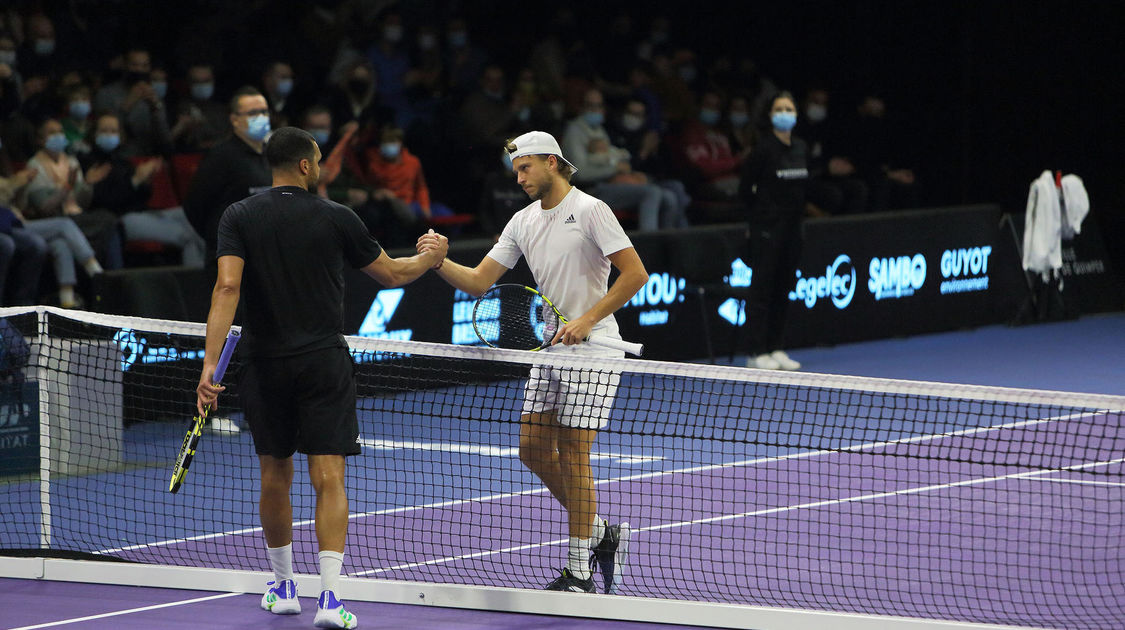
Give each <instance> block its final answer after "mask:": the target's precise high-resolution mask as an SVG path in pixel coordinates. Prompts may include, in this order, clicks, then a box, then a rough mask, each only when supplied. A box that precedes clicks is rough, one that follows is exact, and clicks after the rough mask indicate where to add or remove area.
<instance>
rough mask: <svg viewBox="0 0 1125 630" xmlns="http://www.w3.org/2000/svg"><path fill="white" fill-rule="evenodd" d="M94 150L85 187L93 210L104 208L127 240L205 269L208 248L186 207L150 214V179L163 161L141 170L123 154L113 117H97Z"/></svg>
mask: <svg viewBox="0 0 1125 630" xmlns="http://www.w3.org/2000/svg"><path fill="white" fill-rule="evenodd" d="M95 131H96V135H95V136H94V149H93V151H91V152H90V153H89V154H88V155H86V156H85V157H84V158H83V160H82V162H83V166H84V168H85V172H86V182H87V183H88V184H90V185H91V186H93V188H94V193H93V198H92V200H91V202H90V206H91V207H93V208H104V209H106V210H109V211H110V212H112V213H114V214H115V215H117V216H118V217H120V221H121V227H122V229H123V230H124V232H125V240H126V241H156V242H158V243H164V244H167V245H171V246H173V247H176V248H179V249H180V250H181V252H182V262H183V265H184V266H186V267H196V268H201V267H203V254H204V250H205V247H206V246H205V245H204V242H203V238H202V237H201V236H199V235H198V234H196V232H195V229H194V228H192V227H191V224H190V223H188V220H187V216H186V215H185V214H184V209H183V208H182V207H176V208H165V209H161V210H152V209H149V208H148V207H147V206H146V205H145V204H146V202H147V201H148V198H149V197H150V196H151V195H152V184H151V182H152V177H153V175H155V174H156V173H157V172H158V171H159V170H160V169H161V168H163V166H164V165H163V160H162V159H161V158H153V159H149V160H146V161H144V162H142V163H141V164H140V165H138V166H134V165H133V163H132V162H131V161H129V160H127V159H125V158H123V157H121V154H120V146H121V135H122V130H121V122H120V121H119V120H118V119H117V116H116V115H114V114H103V115H102V116H99V117H98V122H97V126H96V130H95Z"/></svg>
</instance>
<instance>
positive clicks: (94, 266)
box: [82, 258, 105, 276]
mask: <svg viewBox="0 0 1125 630" xmlns="http://www.w3.org/2000/svg"><path fill="white" fill-rule="evenodd" d="M82 267H83V268H84V269H86V273H87V274H89V275H91V276H95V275H97V274H99V273H101V272H103V271H105V270H104V269H102V265H101V263H99V262H98V259H97V258H91V259H90V260H87V261H86V262H85V263H84V264H83V265H82Z"/></svg>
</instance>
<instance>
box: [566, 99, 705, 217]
mask: <svg viewBox="0 0 1125 630" xmlns="http://www.w3.org/2000/svg"><path fill="white" fill-rule="evenodd" d="M604 123H605V101H604V100H603V98H602V93H601V92H600V91H599V90H596V89H591V90H587V92H586V97H585V99H584V111H583V112H582V114H581V115H579V116H578V117H576V118H574V119H572V120H571V121H570V122H569V123H568V124H567V126H566V133H565V134H564V135H563V143H562V149H563V151H564V152H565V154H566V157H567V160H568V161H569V162H570V163H571V164H573V165H574V167H575V168H576V169H577V170H576V171H575V173H574V177H573V181H574V183H575V184H577V185H579V186H581V187H584V188H586V190H587V192H589V193H590V194H591V195H594V196H595V197H597V198H599V199H601V200H602V201H604V202H605V203H606V204H608V205H609V207H610V208H613V209H615V210H621V209H626V208H636V209H637V228H638V229H639V230H641V231H650V230H656V229H659V228H661V227H680V226H681V225H683V222H684V217H683V211H682V208H681V207H680V203H679V200H678V199H677V198H676V195H675V194H674V193H673V192H672V191H670V190H665V189H663V188H661V187H659V186H657V185H656V184H654V183H652V182H651V181H650V178H649V177H648V176H647V175H646V174H644V173H639V172H635V171H633V168H632V165H631V163H630V155H629V152H628V151H627V150H625V149H624V148H622V147H617V146H613V145H612V144H610V142H609V134H608V133H607V132H606V129H605V127H604Z"/></svg>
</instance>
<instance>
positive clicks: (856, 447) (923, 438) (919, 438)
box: [95, 412, 1100, 555]
mask: <svg viewBox="0 0 1125 630" xmlns="http://www.w3.org/2000/svg"><path fill="white" fill-rule="evenodd" d="M1097 415H1100V413H1098V412H1093V413H1074V414H1068V415H1065V416H1055V417H1051V418H1041V419H1039V420H1020V421H1018V422H1010V423H1007V424H998V425H995V426H990V427H973V428H971V429H962V430H960V431H953V432H951V433H935V434H931V435H916V436H911V437H906V438H899V439H897V440H889V441H885V442H868V443H864V444H853V445H851V446H844V447H841V448H839V449H832V450H820V451H803V452H799V453H789V454H786V455H775V456H771V457H758V458H754V459H746V460H741V461H736V462H728V463H724V464H705V465H700V466H690V467H687V468H678V469H675V470H663V471H656V472H648V473H637V474H633V475H625V476H622V477H614V478H612V479H602V480H599V481H596V482H594V485H596V486H601V485H607V484H611V483H621V482H625V481H637V480H640V479H651V478H654V477H663V476H668V475H678V474H690V473H697V472H707V471H710V470H718V469H723V468H736V467H741V466H755V465H757V464H767V463H773V462H780V461H785V460H790V459H805V458H810V457H819V456H821V455H837V454H839V453H841V452H845V451H866V450H875V449H879V448H884V447H888V446H896V445H899V444H911V443H917V442H928V441H932V440H940V439H944V438H952V437H961V436H965V435H974V434H977V433H987V432H989V431H999V430H1002V429H1016V428H1023V427H1027V426H1033V425H1037V424H1046V423H1048V422H1058V421H1067V420H1074V419H1081V418H1085V417H1094V416H1097ZM546 492H547V488H545V487H540V488H533V489H528V490H520V491H518V492H501V493H496V494H488V495H483V496H479V497H470V498H468V499H449V500H445V501H435V502H433V503H424V504H422V505H411V506H404V507H396V508H384V509H382V510H375V511H372V512H359V513H355V514H349V515H348V519H349V520H354V519H361V518H367V517H371V516H385V515H387V514H403V513H406V512H414V511H418V510H428V509H435V508H446V507H454V506H458V505H466V504H470V503H484V502H487V501H496V500H503V499H511V498H515V497H520V496H529V495H533V494H544V493H546ZM310 525H315V521H314V520H313V519H306V520H303V521H294V522H293V526H294V527H307V526H310ZM260 531H262V528H261V527H247V528H243V529H236V530H230V531H225V532H217V533H210V534H199V535H197V536H188V537H186V538H172V539H168V540H160V541H156V542H151V543H139V544H136V545H128V546H126V547H115V548H113V549H102V550H100V551H96V552H95V553H98V554H103V555H107V554H115V553H122V552H125V551H136V550H137V549H148V548H151V547H164V546H167V545H175V544H179V543H188V542H198V541H201V540H211V539H214V538H221V537H223V536H238V535H242V534H253V533H257V532H260Z"/></svg>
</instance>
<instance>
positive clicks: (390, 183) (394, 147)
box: [366, 125, 453, 221]
mask: <svg viewBox="0 0 1125 630" xmlns="http://www.w3.org/2000/svg"><path fill="white" fill-rule="evenodd" d="M402 139H403V131H402V129H400V128H398V127H396V126H394V125H387V126H386V127H384V128H383V131H382V134H381V136H380V143H379V146H378V147H369V148H368V149H367V151H366V157H367V175H368V179H369V180H370V181H371V183H372V185H373V186H374V188H375V192H374V193H373V195H372V197H373V198H375V199H377V200H380V199H387V198H388V197H393V198H395V199H398V200H399V201H402V202H403V203H405V204H406V205H408V206H410V208H411V209H412V210H413V211H414V215H415V216H416V217H418V218H419V219H421V220H424V221H429V220H430V219H432V218H433V217H441V216H449V215H452V214H453V211H452V210H450V209H449V208H448V207H447V206H445V205H443V204H441V203H436V202H433V201H431V200H430V189H429V187H428V186H426V177H425V175H423V173H422V162H421V160H419V159H418V158H417V157H416V156H415V155H414V154H413V153H411V152H410V151H409V150H408V149H407V148H406V147H405V146H404V145H403V142H402Z"/></svg>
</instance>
